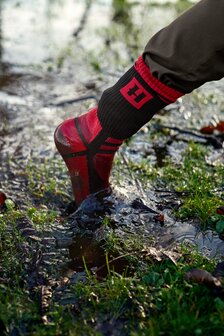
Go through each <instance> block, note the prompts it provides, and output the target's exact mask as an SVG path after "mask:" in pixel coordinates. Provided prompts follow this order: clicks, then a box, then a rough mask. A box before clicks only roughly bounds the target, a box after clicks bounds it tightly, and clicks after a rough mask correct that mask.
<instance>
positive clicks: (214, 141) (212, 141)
mask: <svg viewBox="0 0 224 336" xmlns="http://www.w3.org/2000/svg"><path fill="white" fill-rule="evenodd" d="M154 127H155V128H156V129H158V130H161V129H163V128H167V129H170V130H173V131H176V132H178V133H181V134H188V135H192V136H194V137H196V138H199V139H203V140H206V141H207V144H208V145H212V146H213V147H215V148H217V149H218V148H222V140H223V139H222V138H223V135H221V136H220V137H218V136H214V135H207V134H204V135H202V134H199V133H198V132H197V131H195V130H189V129H186V130H183V129H181V128H179V127H177V126H168V125H161V124H157V125H154Z"/></svg>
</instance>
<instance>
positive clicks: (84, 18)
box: [72, 0, 92, 38]
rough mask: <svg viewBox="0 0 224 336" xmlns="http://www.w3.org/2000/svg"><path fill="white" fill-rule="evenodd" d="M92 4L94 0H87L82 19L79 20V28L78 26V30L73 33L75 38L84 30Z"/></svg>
mask: <svg viewBox="0 0 224 336" xmlns="http://www.w3.org/2000/svg"><path fill="white" fill-rule="evenodd" d="M91 5H92V0H86V6H85V9H84V12H83V14H82V17H81V20H80V22H79V25H78V28H76V30H75V31H74V32H73V34H72V36H74V37H75V38H77V37H78V36H79V34H80V32H81V31H82V30H83V28H84V26H85V23H86V21H87V17H88V14H89V11H90V8H91Z"/></svg>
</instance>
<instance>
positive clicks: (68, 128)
mask: <svg viewBox="0 0 224 336" xmlns="http://www.w3.org/2000/svg"><path fill="white" fill-rule="evenodd" d="M54 138H55V144H56V147H57V149H58V151H59V153H60V154H61V156H62V158H63V159H64V161H65V163H66V165H67V168H68V170H69V174H70V178H71V182H72V188H73V194H74V197H75V202H76V204H77V205H80V203H81V202H82V201H83V200H84V199H85V198H86V197H87V196H88V195H89V194H92V193H95V192H97V191H100V190H102V189H105V188H108V187H109V177H110V173H111V169H112V164H113V159H114V155H115V153H116V151H117V150H118V148H119V146H120V145H121V144H122V142H123V141H122V140H117V139H113V138H110V137H108V135H107V134H106V132H105V131H104V130H103V129H102V127H101V125H100V122H99V119H98V116H97V108H95V109H93V110H91V111H90V112H88V113H86V114H84V115H82V116H80V117H78V118H72V119H68V120H65V121H64V122H63V123H62V124H60V125H59V126H58V128H57V129H56V131H55V135H54Z"/></svg>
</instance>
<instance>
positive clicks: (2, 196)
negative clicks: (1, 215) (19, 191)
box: [0, 191, 7, 206]
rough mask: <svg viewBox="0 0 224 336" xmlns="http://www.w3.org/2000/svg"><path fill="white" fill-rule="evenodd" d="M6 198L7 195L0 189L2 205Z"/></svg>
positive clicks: (0, 204) (0, 202) (0, 203)
mask: <svg viewBox="0 0 224 336" xmlns="http://www.w3.org/2000/svg"><path fill="white" fill-rule="evenodd" d="M6 198H7V197H6V195H5V194H4V193H3V192H2V191H0V206H2V205H4V203H5V200H6Z"/></svg>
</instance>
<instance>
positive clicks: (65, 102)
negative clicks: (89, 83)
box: [50, 95, 98, 107]
mask: <svg viewBox="0 0 224 336" xmlns="http://www.w3.org/2000/svg"><path fill="white" fill-rule="evenodd" d="M89 99H95V100H96V102H97V103H98V98H97V97H96V96H94V95H89V96H82V97H79V98H72V99H67V100H62V101H61V102H59V103H55V104H54V103H52V104H50V105H51V106H57V107H62V106H65V105H68V104H74V103H78V102H80V101H83V100H89Z"/></svg>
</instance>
